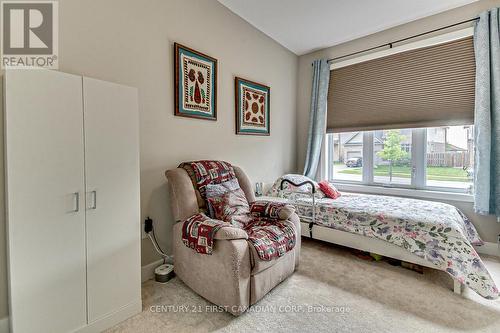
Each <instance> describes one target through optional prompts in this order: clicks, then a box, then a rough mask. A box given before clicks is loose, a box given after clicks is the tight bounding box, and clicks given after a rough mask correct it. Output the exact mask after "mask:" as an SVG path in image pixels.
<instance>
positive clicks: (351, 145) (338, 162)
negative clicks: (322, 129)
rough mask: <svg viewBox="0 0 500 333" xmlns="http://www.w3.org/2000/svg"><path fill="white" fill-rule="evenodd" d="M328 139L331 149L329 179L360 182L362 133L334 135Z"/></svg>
mask: <svg viewBox="0 0 500 333" xmlns="http://www.w3.org/2000/svg"><path fill="white" fill-rule="evenodd" d="M328 138H329V139H328V140H329V142H330V147H331V152H330V154H329V156H330V158H331V162H330V163H331V169H330V170H329V175H330V176H329V178H331V179H336V180H341V181H345V182H352V181H354V182H360V181H361V180H362V172H363V170H362V167H363V132H344V133H334V134H330V135H329V136H328Z"/></svg>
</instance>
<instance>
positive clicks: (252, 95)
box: [234, 77, 271, 135]
mask: <svg viewBox="0 0 500 333" xmlns="http://www.w3.org/2000/svg"><path fill="white" fill-rule="evenodd" d="M234 87H235V116H236V134H242V135H270V134H271V117H270V112H271V111H270V98H271V88H269V87H268V86H266V85H264V84H262V83H257V82H254V81H250V80H246V79H243V78H241V77H236V78H235V80H234Z"/></svg>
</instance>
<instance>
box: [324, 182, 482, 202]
mask: <svg viewBox="0 0 500 333" xmlns="http://www.w3.org/2000/svg"><path fill="white" fill-rule="evenodd" d="M333 183H334V184H335V187H336V188H337V189H338V190H340V191H345V192H357V193H366V194H383V195H393V196H402V197H409V198H418V199H429V200H446V201H460V202H474V197H473V196H472V195H471V194H467V193H456V192H443V191H430V190H415V189H407V188H397V187H383V186H370V185H363V184H347V183H337V182H335V181H334V182H333Z"/></svg>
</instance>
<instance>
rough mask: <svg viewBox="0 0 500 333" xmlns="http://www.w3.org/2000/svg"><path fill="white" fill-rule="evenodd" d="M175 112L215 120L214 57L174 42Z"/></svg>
mask: <svg viewBox="0 0 500 333" xmlns="http://www.w3.org/2000/svg"><path fill="white" fill-rule="evenodd" d="M174 52H175V54H174V59H175V115H176V116H181V117H190V118H199V119H208V120H217V59H215V58H212V57H210V56H207V55H206V54H203V53H201V52H198V51H195V50H193V49H191V48H189V47H186V46H183V45H181V44H178V43H175V44H174Z"/></svg>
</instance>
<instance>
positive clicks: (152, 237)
mask: <svg viewBox="0 0 500 333" xmlns="http://www.w3.org/2000/svg"><path fill="white" fill-rule="evenodd" d="M147 235H148V237H149V239H150V240H151V243H153V246H154V248H155V250H156V252H158V254H159V255H160V256H161V257H162V258H163V263H164V264H166V263H170V264H171V263H173V261H174V258H173V256H169V255H168V254H166V253H165V252H163V250H162V248H161V247H160V245H159V244H158V241H157V240H156V235H155V231H154V226H153V228H152V230H151V231H150V232H148V233H147Z"/></svg>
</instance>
